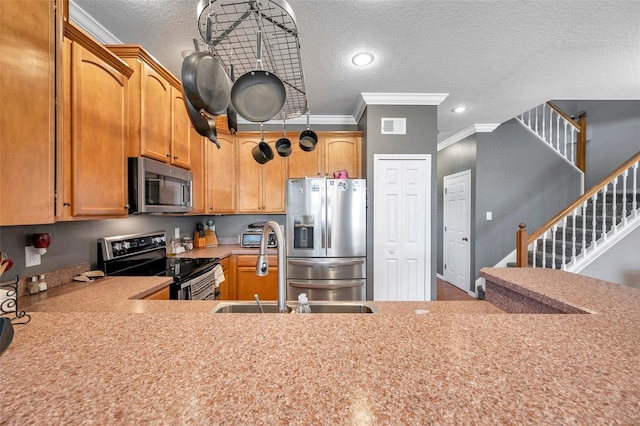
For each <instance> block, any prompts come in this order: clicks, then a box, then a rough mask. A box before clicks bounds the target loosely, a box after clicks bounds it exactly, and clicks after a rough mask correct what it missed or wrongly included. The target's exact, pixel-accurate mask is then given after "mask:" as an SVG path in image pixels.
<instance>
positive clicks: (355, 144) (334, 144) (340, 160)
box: [322, 136, 361, 178]
mask: <svg viewBox="0 0 640 426" xmlns="http://www.w3.org/2000/svg"><path fill="white" fill-rule="evenodd" d="M322 144H323V145H324V152H325V154H324V156H325V164H326V166H325V176H329V177H333V172H335V171H338V170H346V171H347V173H348V174H349V177H350V178H359V177H360V174H361V173H360V143H359V138H358V137H357V136H323V137H322Z"/></svg>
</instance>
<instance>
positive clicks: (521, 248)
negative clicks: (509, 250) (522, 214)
mask: <svg viewBox="0 0 640 426" xmlns="http://www.w3.org/2000/svg"><path fill="white" fill-rule="evenodd" d="M518 228H520V229H518V231H517V232H516V266H517V267H518V268H526V267H527V266H528V261H529V253H528V250H527V240H528V239H529V233H528V232H527V225H526V224H524V223H521V224H520V225H518Z"/></svg>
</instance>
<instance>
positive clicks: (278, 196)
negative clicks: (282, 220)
mask: <svg viewBox="0 0 640 426" xmlns="http://www.w3.org/2000/svg"><path fill="white" fill-rule="evenodd" d="M279 137H280V133H273V132H271V133H269V134H265V140H266V141H268V144H269V146H270V147H271V149H272V150H273V152H274V158H273V160H271V161H268V162H267V163H265V164H260V163H258V162H257V161H256V160H255V159H254V158H253V153H252V150H253V148H254V147H255V146H257V145H258V143H259V142H260V135H244V136H240V137H238V145H239V150H238V211H239V212H240V213H283V212H284V211H285V208H286V207H285V191H284V187H285V183H286V180H287V161H286V158H285V157H280V156H279V155H277V154H275V152H276V148H275V140H277V139H278V138H279Z"/></svg>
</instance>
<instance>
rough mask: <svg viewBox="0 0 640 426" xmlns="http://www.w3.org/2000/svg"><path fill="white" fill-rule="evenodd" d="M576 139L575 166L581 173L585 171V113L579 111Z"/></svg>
mask: <svg viewBox="0 0 640 426" xmlns="http://www.w3.org/2000/svg"><path fill="white" fill-rule="evenodd" d="M578 127H580V131H579V132H578V140H577V145H576V167H578V168H579V169H580V170H582V172H583V173H585V174H586V172H587V170H586V169H587V113H586V112H580V115H579V116H578Z"/></svg>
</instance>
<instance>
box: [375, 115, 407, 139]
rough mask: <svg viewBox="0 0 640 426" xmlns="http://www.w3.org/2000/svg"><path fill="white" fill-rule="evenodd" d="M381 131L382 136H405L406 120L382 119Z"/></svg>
mask: <svg viewBox="0 0 640 426" xmlns="http://www.w3.org/2000/svg"><path fill="white" fill-rule="evenodd" d="M381 128H382V130H381V131H380V133H381V134H383V135H406V134H407V119H406V118H384V117H382V126H381Z"/></svg>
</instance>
